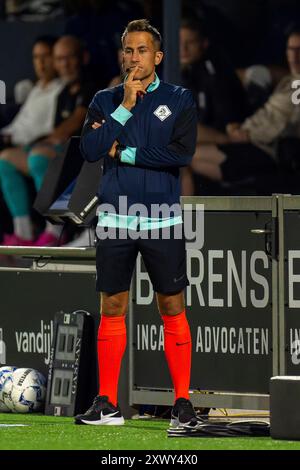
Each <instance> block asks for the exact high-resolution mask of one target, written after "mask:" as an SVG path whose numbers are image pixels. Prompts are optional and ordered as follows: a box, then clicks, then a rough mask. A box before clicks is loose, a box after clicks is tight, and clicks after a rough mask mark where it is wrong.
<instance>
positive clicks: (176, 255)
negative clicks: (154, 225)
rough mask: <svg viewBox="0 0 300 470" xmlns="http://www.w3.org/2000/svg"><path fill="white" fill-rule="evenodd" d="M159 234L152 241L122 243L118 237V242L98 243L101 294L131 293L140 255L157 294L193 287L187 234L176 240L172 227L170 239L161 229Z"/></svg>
mask: <svg viewBox="0 0 300 470" xmlns="http://www.w3.org/2000/svg"><path fill="white" fill-rule="evenodd" d="M152 232H153V231H152ZM158 232H159V238H158V239H151V238H150V236H149V237H148V239H142V238H138V239H137V240H132V238H130V237H127V238H126V239H124V240H122V239H120V238H118V236H117V237H116V239H105V240H102V239H101V240H98V242H97V248H96V268H97V282H96V289H97V291H99V292H107V293H112V294H114V293H118V292H123V291H128V290H129V289H130V283H131V278H132V274H133V271H134V268H135V263H136V258H137V255H138V253H139V252H140V253H141V255H142V258H143V261H144V264H145V267H146V269H147V271H148V274H149V277H150V280H151V282H152V285H153V288H154V291H155V292H158V293H160V294H176V293H178V292H181V291H182V290H183V289H184V288H185V287H186V286H187V285H188V284H189V281H188V278H187V274H186V248H185V238H184V233H183V235H182V237H181V238H180V239H175V237H174V227H170V238H169V239H163V238H162V236H161V233H162V232H161V229H160V230H159V229H157V230H156V233H158ZM182 232H183V231H182ZM148 233H149V232H148Z"/></svg>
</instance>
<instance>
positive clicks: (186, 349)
mask: <svg viewBox="0 0 300 470" xmlns="http://www.w3.org/2000/svg"><path fill="white" fill-rule="evenodd" d="M162 319H163V322H164V333H165V335H164V338H165V355H166V359H167V363H168V366H169V370H170V374H171V378H172V381H173V385H174V389H175V400H177V399H178V398H186V399H187V400H188V399H189V387H190V376H191V355H192V340H191V332H190V327H189V324H188V321H187V318H186V315H185V310H183V312H181V313H179V314H178V315H175V316H170V315H162Z"/></svg>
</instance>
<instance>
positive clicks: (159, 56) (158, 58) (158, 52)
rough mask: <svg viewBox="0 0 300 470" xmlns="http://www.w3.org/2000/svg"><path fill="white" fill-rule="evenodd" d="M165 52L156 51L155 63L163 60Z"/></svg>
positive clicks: (157, 63)
mask: <svg viewBox="0 0 300 470" xmlns="http://www.w3.org/2000/svg"><path fill="white" fill-rule="evenodd" d="M163 56H164V53H163V52H162V51H157V52H155V65H159V64H160V63H161V61H162V60H163Z"/></svg>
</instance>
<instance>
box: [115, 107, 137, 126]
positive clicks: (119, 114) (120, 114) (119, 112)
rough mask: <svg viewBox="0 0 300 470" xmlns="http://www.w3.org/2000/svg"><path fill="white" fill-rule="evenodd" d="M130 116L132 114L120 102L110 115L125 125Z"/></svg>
mask: <svg viewBox="0 0 300 470" xmlns="http://www.w3.org/2000/svg"><path fill="white" fill-rule="evenodd" d="M131 116H133V114H132V113H131V112H130V111H128V109H126V108H125V107H124V106H123V105H121V104H120V106H118V107H117V109H116V110H115V111H114V112H113V113H112V114H111V117H112V118H113V119H115V121H118V122H119V123H120V124H122V126H125V124H126V122H127V121H128V119H130V118H131Z"/></svg>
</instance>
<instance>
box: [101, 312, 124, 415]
mask: <svg viewBox="0 0 300 470" xmlns="http://www.w3.org/2000/svg"><path fill="white" fill-rule="evenodd" d="M125 318H126V316H125V315H123V316H121V317H110V316H106V315H103V314H102V315H101V321H100V326H99V329H98V367H99V386H100V388H99V395H106V396H108V400H109V401H110V402H111V403H112V404H113V405H114V406H116V405H117V402H118V382H119V376H120V369H121V363H122V358H123V355H124V352H125V349H126V323H125Z"/></svg>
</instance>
